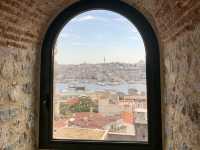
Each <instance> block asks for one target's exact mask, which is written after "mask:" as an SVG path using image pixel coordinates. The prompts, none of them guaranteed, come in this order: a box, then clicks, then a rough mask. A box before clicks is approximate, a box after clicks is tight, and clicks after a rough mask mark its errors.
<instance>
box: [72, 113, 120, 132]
mask: <svg viewBox="0 0 200 150" xmlns="http://www.w3.org/2000/svg"><path fill="white" fill-rule="evenodd" d="M118 119H120V116H119V115H118V116H110V117H107V116H103V115H101V114H100V113H94V112H80V113H75V116H74V120H73V121H71V122H69V125H75V126H78V127H81V128H92V129H102V128H103V127H104V126H105V125H107V124H109V123H111V122H114V121H117V120H118Z"/></svg>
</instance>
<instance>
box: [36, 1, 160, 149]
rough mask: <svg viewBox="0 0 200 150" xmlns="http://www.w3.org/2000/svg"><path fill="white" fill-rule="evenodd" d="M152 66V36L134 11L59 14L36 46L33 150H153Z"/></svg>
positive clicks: (155, 92) (90, 9)
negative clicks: (38, 75)
mask: <svg viewBox="0 0 200 150" xmlns="http://www.w3.org/2000/svg"><path fill="white" fill-rule="evenodd" d="M159 67H160V65H159V47H158V42H157V39H156V36H155V33H154V31H153V29H152V27H151V26H150V24H149V23H148V21H147V20H146V19H145V17H144V16H143V15H142V14H141V13H139V12H138V11H137V10H136V9H134V8H133V7H131V6H129V5H128V4H125V3H123V2H120V1H118V0H109V1H106V0H85V1H80V2H77V3H75V4H73V5H71V6H70V7H68V8H66V9H65V10H64V11H63V12H61V13H60V14H59V15H58V16H57V17H56V18H55V19H54V21H53V22H52V24H51V25H50V27H49V29H48V31H47V33H46V35H45V39H44V42H43V47H42V56H41V101H40V128H39V129H40V131H39V145H40V147H41V148H56V149H65V148H69V149H70V148H72V149H84V148H87V149H94V148H97V149H124V148H126V149H136V150H139V149H141V150H157V149H158V150H160V149H161V148H162V140H161V108H160V105H161V104H160V68H159ZM144 106H146V107H144Z"/></svg>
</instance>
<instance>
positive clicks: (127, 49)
mask: <svg viewBox="0 0 200 150" xmlns="http://www.w3.org/2000/svg"><path fill="white" fill-rule="evenodd" d="M55 47H56V54H55V60H56V62H57V63H59V64H82V63H91V64H96V63H103V62H104V58H105V62H106V63H110V62H122V63H135V62H138V61H140V60H144V61H145V48H144V43H143V40H142V38H141V35H140V33H139V32H138V30H137V29H136V27H135V26H134V25H133V24H132V23H131V22H130V21H129V20H127V19H126V18H125V17H123V16H122V15H120V14H117V13H115V12H112V11H107V10H91V11H87V12H84V13H82V14H79V15H77V16H75V17H74V18H72V19H71V20H70V21H69V22H68V23H67V24H66V25H65V26H64V28H63V29H62V30H61V32H60V34H59V36H58V39H57V41H56V46H55Z"/></svg>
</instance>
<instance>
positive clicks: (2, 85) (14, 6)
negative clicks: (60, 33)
mask: <svg viewBox="0 0 200 150" xmlns="http://www.w3.org/2000/svg"><path fill="white" fill-rule="evenodd" d="M75 1H76V0H51V1H49V0H40V1H39V0H1V1H0V13H1V15H0V68H1V69H0V149H6V148H7V149H9V148H10V149H20V150H21V149H30V150H31V149H37V143H38V142H37V132H38V131H37V126H38V123H37V122H38V109H37V107H38V105H37V103H38V101H39V88H38V85H39V72H40V67H39V66H40V65H39V64H40V48H41V43H42V40H43V36H44V33H45V32H46V30H47V27H48V24H49V23H50V22H51V20H52V19H53V18H54V17H55V16H56V15H57V14H58V13H59V12H60V11H61V10H62V9H63V8H65V7H67V6H69V5H70V4H72V3H74V2H75ZM124 1H125V2H127V3H129V4H130V5H132V6H134V7H136V8H137V9H138V10H139V11H140V12H142V13H143V14H144V15H145V16H146V17H147V18H148V20H149V21H150V22H151V24H152V26H154V29H155V31H156V33H157V36H158V37H159V41H160V47H161V76H162V102H163V104H162V106H163V109H162V112H163V133H164V138H163V139H164V145H163V147H164V149H166V150H167V149H194V150H197V149H198V148H199V145H200V143H199V139H200V129H199V126H200V118H199V116H200V115H199V109H200V103H199V92H200V87H199V83H200V79H199V76H200V72H199V69H197V68H199V67H200V61H199V60H200V59H199V58H200V53H199V50H198V49H199V47H200V43H199V40H200V20H199V16H200V11H199V10H200V2H199V0H185V1H183V0H124ZM8 127H9V128H8Z"/></svg>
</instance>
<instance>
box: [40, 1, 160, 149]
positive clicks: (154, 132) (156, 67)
mask: <svg viewBox="0 0 200 150" xmlns="http://www.w3.org/2000/svg"><path fill="white" fill-rule="evenodd" d="M96 9H103V10H110V11H113V12H116V13H119V14H121V15H122V16H124V17H126V18H127V19H128V20H129V21H131V22H132V23H133V24H134V25H135V26H136V27H137V29H138V31H139V32H140V34H141V36H142V38H143V41H144V44H145V50H146V79H147V108H148V110H147V111H148V142H116V141H115V142H114V141H90V140H87V141H85V140H83V141H82V140H57V139H53V138H52V134H53V62H54V54H53V52H54V46H55V42H56V40H57V36H58V34H59V33H60V31H61V29H62V28H63V27H64V25H66V24H67V23H68V21H70V19H72V18H73V17H75V16H76V15H78V14H80V13H83V12H86V11H89V10H96ZM40 77H41V79H40V120H39V148H48V149H75V150H79V149H80V150H81V149H87V150H94V149H96V150H102V149H103V150H122V149H126V150H129V149H132V150H162V126H161V97H160V93H161V92H160V54H159V44H158V40H157V37H156V34H155V33H154V30H153V28H152V26H151V25H150V23H149V22H148V21H147V19H146V18H145V17H144V16H143V14H142V13H140V12H139V11H138V10H137V9H136V8H134V7H133V6H130V5H128V4H127V3H125V2H122V1H120V0H80V1H78V2H75V3H74V4H72V5H70V6H69V7H67V8H66V9H64V10H63V11H62V12H61V13H60V14H59V15H58V16H57V17H56V18H55V19H54V20H53V22H52V23H51V24H50V26H49V28H48V30H47V32H46V34H45V37H44V40H43V45H42V50H41V76H40Z"/></svg>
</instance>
